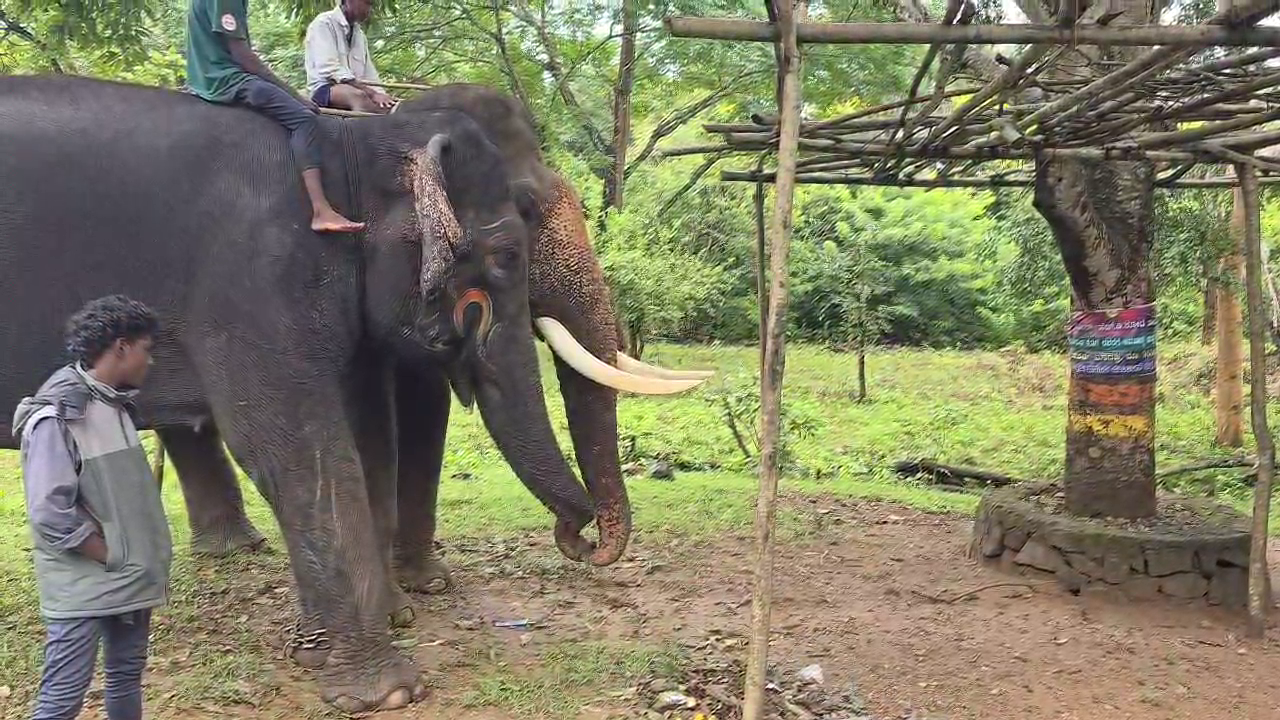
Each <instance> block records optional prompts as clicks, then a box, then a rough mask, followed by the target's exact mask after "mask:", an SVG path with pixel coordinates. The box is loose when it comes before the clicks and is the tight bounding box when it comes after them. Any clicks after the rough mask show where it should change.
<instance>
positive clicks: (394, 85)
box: [365, 82, 431, 90]
mask: <svg viewBox="0 0 1280 720" xmlns="http://www.w3.org/2000/svg"><path fill="white" fill-rule="evenodd" d="M365 85H373V86H374V87H380V88H390V89H392V90H430V89H431V86H430V85H419V84H418V83H404V82H376V83H375V82H367V83H365Z"/></svg>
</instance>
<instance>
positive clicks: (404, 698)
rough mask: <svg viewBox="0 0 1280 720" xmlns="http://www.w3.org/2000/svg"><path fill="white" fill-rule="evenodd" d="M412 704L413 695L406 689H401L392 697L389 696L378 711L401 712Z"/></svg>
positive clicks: (391, 695)
mask: <svg viewBox="0 0 1280 720" xmlns="http://www.w3.org/2000/svg"><path fill="white" fill-rule="evenodd" d="M410 702H413V694H412V693H411V692H410V691H409V690H407V689H405V688H400V689H398V690H393V691H392V692H391V694H390V695H387V697H386V699H384V700H383V701H382V703H381V704H379V705H378V709H379V710H399V709H400V708H402V707H407V706H408V705H409V703H410Z"/></svg>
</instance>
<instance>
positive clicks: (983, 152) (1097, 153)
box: [661, 135, 1230, 164]
mask: <svg viewBox="0 0 1280 720" xmlns="http://www.w3.org/2000/svg"><path fill="white" fill-rule="evenodd" d="M730 137H731V138H732V137H734V136H733V135H730ZM772 145H773V143H772V141H771V139H766V138H763V137H761V138H744V139H742V140H741V141H740V142H730V144H728V145H723V144H715V145H695V146H691V147H682V148H671V149H669V150H663V151H661V154H662V157H680V156H683V155H705V154H706V153H712V152H758V151H761V150H768V149H770V148H771V147H772ZM800 147H801V148H803V149H805V150H815V151H822V152H828V153H832V154H838V155H844V156H847V157H849V158H858V157H894V156H897V155H899V154H901V155H902V157H906V158H916V159H937V160H1033V159H1035V157H1036V151H1034V150H1032V149H1031V148H1022V149H1013V148H1005V147H947V146H944V145H927V146H923V147H922V146H919V145H908V146H905V147H893V146H890V145H884V144H881V143H848V142H842V141H839V140H816V139H812V140H811V139H808V138H801V139H800ZM1193 151H1194V152H1193ZM1039 153H1040V155H1041V156H1042V157H1046V158H1081V159H1085V160H1151V161H1154V162H1204V163H1211V164H1212V163H1216V164H1224V161H1223V160H1222V159H1221V158H1220V157H1215V156H1214V155H1213V154H1212V153H1210V152H1208V151H1207V150H1202V149H1197V148H1195V147H1194V146H1193V147H1192V148H1190V149H1189V150H1143V149H1142V148H1139V147H1134V146H1133V145H1119V144H1117V145H1110V146H1106V147H1092V148H1090V147H1083V148H1042V149H1041V150H1040V151H1039ZM1226 164H1230V163H1229V162H1226Z"/></svg>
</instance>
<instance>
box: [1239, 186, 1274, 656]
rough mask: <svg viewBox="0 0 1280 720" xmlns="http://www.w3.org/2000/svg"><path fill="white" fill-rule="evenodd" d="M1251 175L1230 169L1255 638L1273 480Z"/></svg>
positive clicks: (1262, 607)
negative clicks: (1242, 312)
mask: <svg viewBox="0 0 1280 720" xmlns="http://www.w3.org/2000/svg"><path fill="white" fill-rule="evenodd" d="M1256 172H1257V171H1256V170H1255V169H1254V168H1253V166H1252V165H1249V164H1246V163H1241V164H1239V165H1237V166H1236V176H1237V177H1239V178H1240V195H1241V200H1242V201H1243V203H1242V204H1243V205H1244V213H1243V214H1244V249H1245V288H1246V293H1245V294H1246V296H1247V297H1248V303H1249V367H1250V369H1251V371H1252V372H1251V374H1252V376H1253V377H1252V384H1251V388H1250V395H1251V397H1250V405H1251V409H1252V411H1253V413H1252V421H1253V437H1254V440H1255V442H1256V443H1257V447H1258V452H1257V457H1258V478H1257V482H1256V484H1255V485H1254V486H1253V524H1252V526H1251V528H1250V531H1249V532H1250V535H1251V536H1252V542H1251V545H1250V549H1249V622H1248V627H1247V630H1248V634H1249V635H1250V636H1252V637H1255V638H1260V637H1262V636H1263V635H1264V634H1265V633H1266V629H1267V610H1268V607H1269V606H1270V605H1271V598H1270V595H1271V587H1270V586H1271V583H1270V582H1269V578H1268V574H1267V524H1268V520H1269V517H1268V516H1269V515H1270V512H1271V480H1272V476H1273V475H1274V474H1275V466H1276V447H1275V442H1274V441H1273V440H1272V438H1271V428H1270V427H1269V426H1268V425H1267V358H1266V354H1267V311H1266V306H1265V304H1264V301H1263V299H1262V231H1261V228H1260V217H1259V204H1258V183H1257V176H1256V174H1255V173H1256Z"/></svg>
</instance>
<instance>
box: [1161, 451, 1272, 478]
mask: <svg viewBox="0 0 1280 720" xmlns="http://www.w3.org/2000/svg"><path fill="white" fill-rule="evenodd" d="M1257 462H1258V459H1257V458H1256V457H1253V456H1239V455H1237V456H1235V457H1229V458H1214V459H1212V460H1201V461H1200V462H1194V463H1190V464H1188V465H1179V466H1177V467H1172V468H1169V469H1168V470H1161V471H1160V472H1158V473H1156V477H1158V478H1164V477H1169V476H1171V475H1183V474H1186V473H1193V472H1200V471H1201V470H1218V469H1222V468H1237V467H1253V466H1254V465H1256V464H1257Z"/></svg>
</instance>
